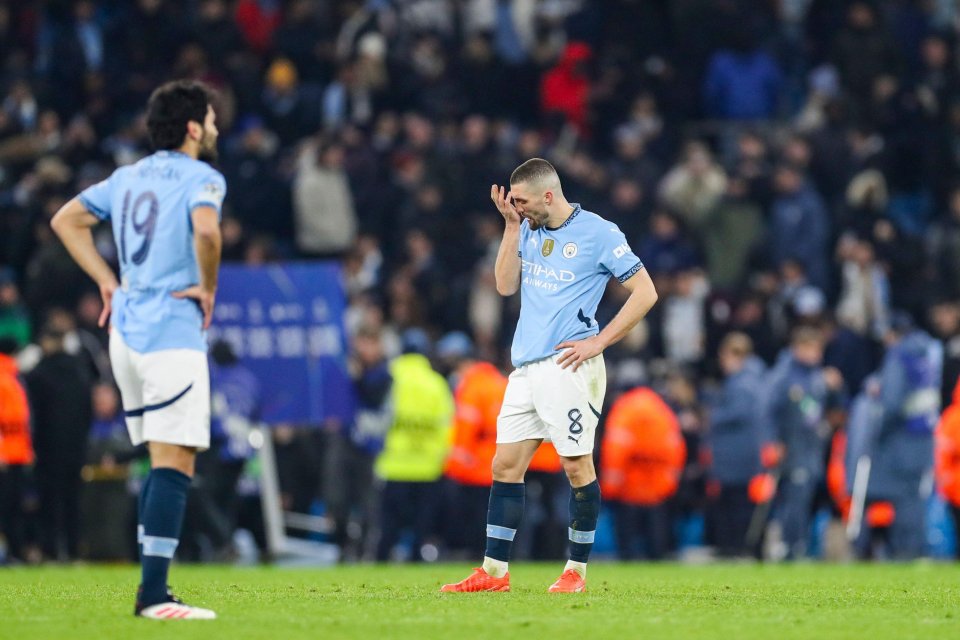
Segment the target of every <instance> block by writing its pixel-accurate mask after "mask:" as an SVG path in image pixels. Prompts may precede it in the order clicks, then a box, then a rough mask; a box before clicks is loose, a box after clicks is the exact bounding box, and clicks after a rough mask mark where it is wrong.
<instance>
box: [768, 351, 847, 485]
mask: <svg viewBox="0 0 960 640" xmlns="http://www.w3.org/2000/svg"><path fill="white" fill-rule="evenodd" d="M768 378H769V382H768V385H767V389H766V394H765V398H764V406H763V420H764V425H765V426H764V430H765V435H766V437H767V439H768V440H769V441H771V442H781V443H783V445H784V446H785V448H786V452H785V457H784V460H783V462H782V465H783V469H784V472H785V473H789V472H791V471H793V470H796V469H804V470H806V471H807V472H808V474H809V476H810V477H815V478H816V477H820V476H821V475H822V474H823V472H824V461H825V460H824V458H825V447H826V444H827V439H828V438H829V437H830V430H829V426H828V425H827V423H826V417H825V416H826V412H827V410H828V409H830V408H832V407H836V406H840V404H841V403H842V400H843V398H842V393H839V392H832V391H830V390H829V389H828V388H827V385H826V382H824V379H823V367H822V366H809V365H805V364H803V363H801V362H799V361H797V360H796V358H794V357H793V354H792V353H790V351H789V350H788V351H785V352H783V353H782V354H781V355H780V358H779V359H778V360H777V363H776V365H774V367H773V370H772V371H771V374H770V376H769V377H768Z"/></svg>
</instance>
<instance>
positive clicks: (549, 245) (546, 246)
mask: <svg viewBox="0 0 960 640" xmlns="http://www.w3.org/2000/svg"><path fill="white" fill-rule="evenodd" d="M552 252H553V239H552V238H547V239H546V240H544V241H543V246H542V247H541V248H540V253H541V254H543V257H544V258H546V257H547V256H548V255H550V254H551V253H552Z"/></svg>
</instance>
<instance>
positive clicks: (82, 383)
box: [26, 325, 93, 561]
mask: <svg viewBox="0 0 960 640" xmlns="http://www.w3.org/2000/svg"><path fill="white" fill-rule="evenodd" d="M40 348H41V350H42V351H43V357H42V359H41V360H40V362H39V364H37V366H36V367H35V368H34V369H33V370H32V371H31V372H30V373H29V374H27V376H26V382H27V391H28V394H29V398H30V406H31V409H32V414H33V428H34V431H33V437H34V448H35V450H36V453H37V466H36V476H37V483H38V486H39V490H40V521H41V525H42V537H43V540H42V545H43V553H44V555H45V556H46V557H47V558H49V559H50V560H54V561H56V560H60V559H66V560H77V559H79V557H80V548H79V544H80V487H81V477H80V470H81V468H82V467H83V464H84V462H85V461H86V450H87V434H88V433H89V431H90V424H91V422H92V417H93V415H92V407H91V397H92V388H93V379H92V378H91V376H90V374H89V372H88V370H87V369H86V367H85V366H84V363H83V361H82V360H81V359H80V358H79V357H77V356H73V355H70V354H69V353H67V352H66V351H65V350H64V334H63V332H62V331H60V330H59V328H56V327H52V326H49V325H48V326H46V327H44V329H43V331H42V332H41V334H40Z"/></svg>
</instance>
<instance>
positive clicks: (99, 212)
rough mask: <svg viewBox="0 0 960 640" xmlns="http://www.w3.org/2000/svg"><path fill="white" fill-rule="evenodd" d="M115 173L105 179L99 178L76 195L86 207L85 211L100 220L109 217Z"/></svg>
mask: <svg viewBox="0 0 960 640" xmlns="http://www.w3.org/2000/svg"><path fill="white" fill-rule="evenodd" d="M115 175H116V173H114V174H113V175H111V176H110V177H109V178H107V179H106V180H101V181H100V182H98V183H97V184H95V185H91V186H89V187H87V188H86V189H84V190H83V191H81V192H80V195H78V196H77V199H78V200H79V201H80V203H81V204H82V205H83V206H84V207H86V208H87V211H89V212H90V213H92V214H93V215H95V216H97V217H98V218H100V219H101V220H109V219H110V202H111V200H112V198H113V184H114V176H115Z"/></svg>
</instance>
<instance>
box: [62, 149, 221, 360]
mask: <svg viewBox="0 0 960 640" xmlns="http://www.w3.org/2000/svg"><path fill="white" fill-rule="evenodd" d="M225 195H226V181H225V180H224V178H223V175H222V174H221V173H220V172H219V171H217V170H216V169H214V168H213V167H211V166H210V165H208V164H207V163H205V162H202V161H200V160H194V159H193V158H191V157H190V156H188V155H187V154H185V153H181V152H179V151H158V152H156V153H154V154H152V155H150V156H147V157H146V158H143V159H142V160H140V161H139V162H137V163H135V164H133V165H129V166H126V167H121V168H119V169H117V170H116V171H114V172H113V175H111V176H110V177H109V178H107V179H106V180H104V181H103V182H100V183H98V184H95V185H93V186H91V187H89V188H87V189H86V190H84V191H83V192H82V193H81V194H80V195H79V196H78V197H79V200H80V201H81V202H82V203H83V205H84V206H85V207H86V208H87V209H88V210H89V211H90V212H91V213H93V214H94V215H95V216H97V217H98V218H100V219H101V220H108V219H109V220H110V222H111V224H112V226H113V235H114V240H115V242H116V246H117V252H118V259H119V262H120V288H119V289H117V291H116V292H115V293H114V296H113V315H112V325H113V328H114V330H116V331H119V332H120V334H121V336H122V337H123V340H124V342H125V343H126V344H127V345H128V346H129V347H130V348H131V349H133V350H134V351H136V352H139V353H152V352H155V351H162V350H167V349H189V350H197V351H203V352H206V350H207V345H206V337H205V335H204V334H205V332H204V331H203V330H202V320H203V314H202V313H201V311H200V308H199V307H198V305H197V304H196V302H194V301H193V300H188V299H177V298H174V297H173V296H172V295H171V294H172V293H173V292H174V291H181V290H184V289H187V288H188V287H190V286H193V285H195V284H197V283H198V282H200V273H199V268H198V266H197V258H196V253H195V251H194V246H193V233H192V228H191V221H190V214H191V212H192V211H193V209H194V208H196V207H199V206H209V207H212V208H214V209H215V210H216V211H217V212H218V214H219V213H220V210H221V206H222V204H223V198H224V196H225Z"/></svg>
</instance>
